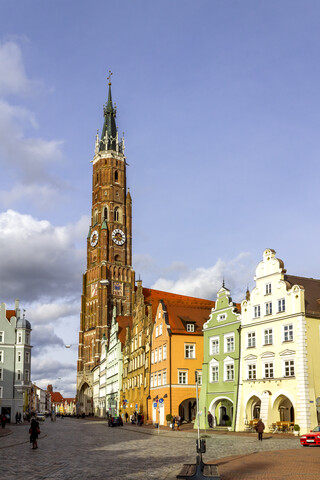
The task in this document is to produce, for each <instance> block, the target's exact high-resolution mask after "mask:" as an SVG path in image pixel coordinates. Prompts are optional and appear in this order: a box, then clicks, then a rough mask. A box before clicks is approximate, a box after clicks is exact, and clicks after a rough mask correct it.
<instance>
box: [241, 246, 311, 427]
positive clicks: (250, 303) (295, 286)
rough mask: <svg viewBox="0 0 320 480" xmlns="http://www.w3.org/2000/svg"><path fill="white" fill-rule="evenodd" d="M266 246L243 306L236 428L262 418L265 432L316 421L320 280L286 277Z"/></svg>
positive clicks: (278, 262) (284, 271)
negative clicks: (254, 283) (253, 285)
mask: <svg viewBox="0 0 320 480" xmlns="http://www.w3.org/2000/svg"><path fill="white" fill-rule="evenodd" d="M275 253H276V252H275V251H274V250H272V249H266V250H265V251H264V252H263V259H262V261H261V262H260V263H259V264H258V266H257V269H256V275H255V282H256V285H255V287H254V289H253V290H252V291H251V293H250V297H248V298H247V299H246V300H244V301H243V302H242V304H241V314H242V315H241V317H242V319H241V358H240V369H241V373H240V379H241V381H240V385H239V401H238V408H237V422H236V424H237V430H240V431H241V430H245V429H246V428H247V427H248V425H250V424H252V422H254V421H256V420H257V419H258V418H262V420H263V422H264V424H265V426H266V430H267V431H274V430H275V429H278V428H279V429H281V428H282V426H287V427H288V429H289V430H290V429H292V428H293V425H294V424H297V425H299V426H300V429H301V430H300V432H301V433H305V432H307V431H309V430H310V429H311V428H313V427H314V426H316V425H318V421H319V415H318V414H317V405H318V404H320V374H319V368H318V356H319V355H318V345H319V340H320V304H319V300H317V299H319V298H320V281H319V280H314V279H308V278H304V277H295V276H292V275H287V273H286V270H285V268H284V264H283V262H282V260H280V259H278V258H276V256H275Z"/></svg>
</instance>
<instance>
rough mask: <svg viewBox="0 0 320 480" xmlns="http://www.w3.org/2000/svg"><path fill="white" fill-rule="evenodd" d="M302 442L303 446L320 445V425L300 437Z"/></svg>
mask: <svg viewBox="0 0 320 480" xmlns="http://www.w3.org/2000/svg"><path fill="white" fill-rule="evenodd" d="M300 444H301V445H302V446H303V447H307V446H308V445H320V425H318V426H317V427H316V428H314V429H313V430H311V432H310V433H306V434H305V435H302V437H300Z"/></svg>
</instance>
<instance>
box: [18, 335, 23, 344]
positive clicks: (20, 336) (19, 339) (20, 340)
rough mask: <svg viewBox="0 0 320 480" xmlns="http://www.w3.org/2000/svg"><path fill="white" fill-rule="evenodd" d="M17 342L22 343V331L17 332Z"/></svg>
mask: <svg viewBox="0 0 320 480" xmlns="http://www.w3.org/2000/svg"><path fill="white" fill-rule="evenodd" d="M18 343H22V333H18Z"/></svg>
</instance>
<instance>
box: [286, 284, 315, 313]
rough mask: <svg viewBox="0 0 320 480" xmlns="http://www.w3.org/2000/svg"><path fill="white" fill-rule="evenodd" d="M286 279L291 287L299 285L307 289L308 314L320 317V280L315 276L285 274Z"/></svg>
mask: <svg viewBox="0 0 320 480" xmlns="http://www.w3.org/2000/svg"><path fill="white" fill-rule="evenodd" d="M284 280H285V281H286V282H287V283H289V285H290V288H292V287H293V286H294V285H299V286H301V287H303V288H304V290H305V303H306V314H307V315H308V316H311V317H317V318H318V317H320V280H317V279H315V278H306V277H297V276H295V275H285V276H284Z"/></svg>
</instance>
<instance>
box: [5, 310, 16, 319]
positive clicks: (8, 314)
mask: <svg viewBox="0 0 320 480" xmlns="http://www.w3.org/2000/svg"><path fill="white" fill-rule="evenodd" d="M15 316H16V311H15V310H7V311H6V318H7V319H8V320H10V318H11V317H15Z"/></svg>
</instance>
